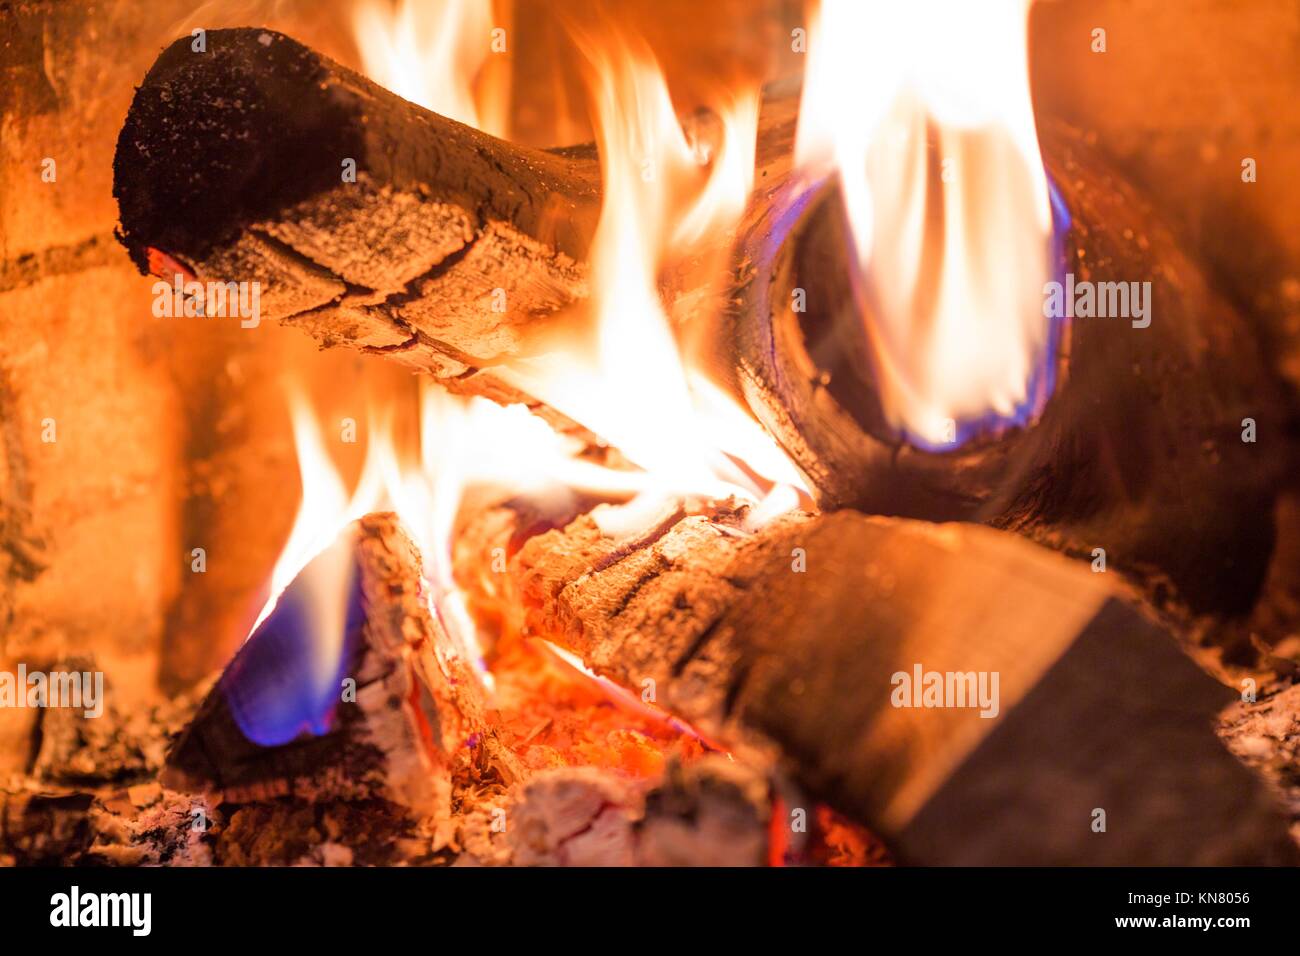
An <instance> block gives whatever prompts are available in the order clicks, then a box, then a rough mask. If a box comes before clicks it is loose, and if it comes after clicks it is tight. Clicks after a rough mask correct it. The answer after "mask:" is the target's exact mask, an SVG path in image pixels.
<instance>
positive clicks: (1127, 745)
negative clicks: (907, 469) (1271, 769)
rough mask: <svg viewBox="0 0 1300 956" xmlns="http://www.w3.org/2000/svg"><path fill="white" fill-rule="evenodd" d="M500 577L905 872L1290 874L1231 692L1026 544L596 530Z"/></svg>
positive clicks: (723, 517) (814, 531)
mask: <svg viewBox="0 0 1300 956" xmlns="http://www.w3.org/2000/svg"><path fill="white" fill-rule="evenodd" d="M510 567H511V577H512V579H513V580H514V581H515V583H516V586H517V588H518V590H519V594H520V596H521V599H522V601H523V605H524V607H525V609H526V619H525V621H524V625H523V626H524V629H525V631H526V633H529V634H532V635H534V636H537V637H541V638H544V639H547V640H550V641H552V642H555V643H557V644H559V645H561V646H563V647H565V648H567V649H568V650H570V651H572V652H574V653H576V654H578V655H580V656H581V657H582V659H583V660H584V661H585V662H586V664H587V665H588V666H590V667H591V668H593V669H594V670H595V671H597V672H598V673H601V674H603V675H605V676H607V677H609V678H611V679H613V680H615V681H617V682H618V683H620V684H622V685H624V686H625V687H628V688H632V689H635V690H637V691H638V692H639V693H641V694H642V696H643V697H644V696H645V695H646V693H647V690H648V691H649V692H650V694H651V696H652V697H653V699H654V700H655V701H656V702H657V703H658V704H659V705H660V706H663V707H665V708H667V709H668V710H669V711H670V712H671V713H673V714H676V715H677V716H679V717H681V718H683V719H686V720H688V721H690V722H691V723H692V724H694V725H695V726H696V727H697V728H699V729H700V730H701V731H702V732H703V733H705V734H706V735H708V736H710V737H712V738H713V739H716V740H719V741H721V742H722V743H723V744H725V745H727V746H729V747H732V748H733V749H734V752H736V753H738V754H740V755H742V757H743V756H744V755H745V754H747V753H749V752H754V753H765V754H774V755H775V756H776V757H777V758H778V759H779V760H780V761H781V762H782V763H783V764H784V765H785V766H786V767H787V769H788V771H789V773H790V774H791V775H792V777H793V778H794V779H795V780H796V782H798V783H799V784H800V785H802V786H803V787H805V788H806V789H807V791H808V792H809V793H810V794H811V795H812V796H814V797H817V798H821V799H824V800H826V801H827V802H829V803H830V804H831V805H832V806H834V807H836V808H837V809H839V810H841V811H843V812H845V813H847V814H849V815H850V816H851V817H853V818H854V819H856V820H859V821H861V822H862V823H864V824H865V825H866V826H868V827H869V828H870V829H871V830H873V831H874V832H876V833H879V834H880V835H881V836H882V837H884V838H885V839H886V841H887V842H889V843H890V844H891V846H892V848H893V849H895V850H896V851H897V853H898V855H899V857H900V859H901V860H902V861H904V862H915V863H975V862H979V863H983V864H988V863H1037V864H1047V863H1054V864H1062V863H1138V862H1141V863H1146V864H1189V863H1201V864H1209V863H1228V862H1237V863H1245V862H1256V863H1261V862H1271V861H1276V860H1281V859H1287V858H1289V854H1292V853H1293V852H1294V848H1293V847H1292V845H1291V844H1290V842H1289V840H1288V839H1287V836H1286V829H1285V826H1284V825H1283V823H1282V821H1281V818H1280V816H1279V814H1278V811H1277V808H1276V807H1275V806H1274V805H1273V802H1272V799H1271V797H1270V796H1269V794H1268V792H1267V790H1266V788H1265V787H1264V786H1263V785H1262V782H1261V781H1259V780H1258V779H1257V778H1255V777H1254V776H1253V775H1252V774H1251V773H1250V772H1249V771H1247V770H1246V768H1244V767H1243V766H1241V765H1240V764H1239V763H1238V762H1236V761H1235V760H1234V759H1233V758H1232V757H1231V756H1230V755H1229V754H1228V753H1227V752H1226V751H1225V750H1224V748H1223V747H1222V745H1221V744H1220V743H1219V741H1218V740H1217V739H1216V738H1215V736H1214V732H1213V730H1212V719H1213V717H1214V714H1215V713H1216V711H1217V710H1219V709H1221V708H1222V706H1223V705H1224V704H1225V703H1226V702H1227V701H1229V700H1230V699H1231V698H1232V696H1233V695H1232V693H1231V692H1230V691H1229V690H1227V689H1225V688H1224V687H1222V686H1220V685H1218V684H1217V683H1216V682H1215V681H1213V680H1212V679H1210V678H1209V677H1207V676H1206V675H1205V674H1204V673H1203V672H1202V671H1201V670H1200V669H1199V668H1198V667H1197V666H1196V665H1195V664H1194V663H1192V661H1191V660H1190V659H1189V658H1187V657H1186V656H1185V655H1184V654H1183V652H1182V651H1181V650H1180V649H1179V648H1178V647H1177V645H1176V644H1175V642H1174V641H1173V640H1172V638H1171V637H1170V636H1169V635H1168V634H1167V633H1165V632H1163V631H1162V630H1161V629H1160V628H1159V627H1157V626H1155V625H1154V624H1153V623H1152V622H1151V621H1149V620H1148V619H1147V618H1146V617H1144V616H1143V615H1142V614H1141V613H1139V612H1138V611H1137V610H1135V609H1134V608H1133V607H1132V606H1131V605H1130V604H1129V603H1128V602H1127V601H1126V600H1125V599H1124V598H1123V596H1122V593H1121V592H1120V590H1119V589H1118V588H1117V587H1116V586H1115V578H1114V576H1113V575H1107V574H1093V573H1091V572H1090V571H1089V570H1088V569H1087V568H1086V567H1085V566H1081V565H1078V564H1075V563H1072V562H1070V561H1068V560H1066V559H1065V558H1063V557H1061V556H1059V555H1056V554H1053V553H1052V552H1050V551H1047V550H1045V549H1043V548H1040V547H1038V546H1036V545H1033V544H1031V543H1029V542H1027V541H1024V540H1023V539H1020V538H1017V537H1014V536H1011V535H1006V534H1003V533H1000V532H998V531H995V530H992V529H988V528H983V527H980V526H977V525H969V524H945V525H939V526H933V525H929V524H926V523H920V522H912V521H903V520H898V519H886V518H879V517H867V516H863V515H861V514H857V513H854V512H850V511H843V512H839V513H836V514H832V515H825V516H819V517H808V516H790V517H787V518H785V519H783V520H780V521H778V522H776V523H774V524H772V525H770V526H769V527H768V528H766V529H765V530H764V531H762V532H760V533H756V534H751V533H747V532H745V531H743V529H742V527H741V521H740V515H738V514H735V513H719V514H715V515H712V516H707V515H693V516H688V517H684V518H679V519H678V520H675V521H668V522H665V524H664V525H662V526H660V527H659V528H656V529H654V531H652V532H650V533H647V534H646V535H644V536H642V537H640V538H638V539H636V540H631V541H616V540H614V539H611V538H609V537H607V536H605V535H603V534H602V533H601V532H600V530H599V529H598V527H597V526H596V524H595V522H594V521H593V520H592V519H591V517H590V516H584V517H582V518H579V519H578V520H576V521H575V522H573V523H572V524H571V525H569V526H568V527H567V528H565V529H563V530H554V531H549V532H547V533H545V534H541V535H538V536H536V537H534V538H532V539H530V540H529V541H528V542H527V543H525V544H524V545H523V547H522V548H521V549H520V550H519V551H518V553H517V554H516V555H515V556H514V558H512V559H511V565H510ZM936 675H937V676H936ZM936 681H937V684H936V683H935V682H936ZM936 695H937V696H936ZM794 809H798V808H794ZM792 812H793V810H792Z"/></svg>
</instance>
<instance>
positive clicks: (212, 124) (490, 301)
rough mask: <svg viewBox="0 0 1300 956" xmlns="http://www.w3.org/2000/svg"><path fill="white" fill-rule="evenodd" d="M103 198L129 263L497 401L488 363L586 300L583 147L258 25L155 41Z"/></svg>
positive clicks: (767, 152) (771, 139) (538, 336)
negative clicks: (548, 141) (454, 114)
mask: <svg viewBox="0 0 1300 956" xmlns="http://www.w3.org/2000/svg"><path fill="white" fill-rule="evenodd" d="M794 104H795V100H794V99H793V98H792V97H791V96H789V95H782V96H778V97H776V98H775V101H774V102H773V103H772V104H771V105H770V106H769V107H768V108H767V109H766V110H765V115H764V131H763V133H762V134H761V135H760V142H761V143H762V144H763V145H762V146H761V148H760V159H759V162H760V167H766V166H772V167H773V168H776V167H778V166H779V165H781V164H782V163H785V162H788V155H789V144H790V141H791V139H792V137H793V129H794ZM705 126H707V121H706V119H705V118H701V128H702V129H703V128H704V127H705ZM352 172H355V177H352V176H351V175H350V173H352ZM114 195H115V196H116V197H117V200H118V203H119V207H120V212H121V228H120V230H119V238H120V239H121V240H122V242H123V243H124V244H125V245H126V247H127V249H128V250H129V251H130V253H131V257H132V259H133V260H134V261H135V263H136V265H137V266H138V267H139V268H140V269H141V271H142V272H151V273H153V274H155V275H159V276H162V277H163V278H165V279H167V280H168V281H171V280H173V278H174V276H176V275H177V274H179V275H181V276H182V278H183V279H189V278H197V280H199V281H202V282H207V281H216V282H222V283H225V282H230V281H250V282H251V281H257V282H259V283H261V289H262V293H261V296H262V298H261V308H262V314H263V316H264V317H266V318H269V319H275V320H280V321H283V322H286V323H288V324H291V325H293V326H296V327H299V328H302V329H304V330H306V331H307V332H309V333H311V334H312V335H314V336H315V337H316V338H317V339H318V340H319V341H320V342H321V343H322V344H323V345H326V346H329V345H338V344H342V345H348V346H352V347H354V348H359V349H362V350H364V351H368V352H374V353H380V354H383V355H385V356H386V357H387V358H389V359H391V360H395V361H399V362H402V363H405V364H408V365H410V366H412V367H414V368H417V369H419V370H421V371H425V372H428V373H430V374H431V375H433V376H434V377H436V378H438V379H440V380H441V381H442V382H443V383H444V384H445V385H447V386H448V387H449V388H452V389H454V390H457V391H462V392H469V393H474V394H485V395H488V396H489V397H492V398H495V399H498V400H501V401H530V399H529V398H528V396H524V395H521V394H520V393H519V392H518V391H517V390H516V389H515V388H514V387H512V386H510V385H507V384H506V383H505V382H503V381H502V380H501V379H500V378H498V377H496V376H495V375H493V374H492V372H491V370H492V369H493V368H495V367H498V366H501V365H502V364H504V363H506V362H508V361H510V360H516V359H519V358H523V357H526V356H528V355H530V354H536V353H537V352H539V351H542V350H544V349H545V348H546V347H548V344H549V343H550V342H551V340H552V337H553V335H554V333H555V332H556V331H557V323H558V322H560V321H561V320H562V318H563V313H564V311H565V309H566V308H567V307H568V306H571V305H573V304H574V303H577V302H579V301H581V300H583V299H585V298H586V297H587V295H588V292H589V289H588V264H587V253H588V247H589V244H590V241H591V238H592V234H593V233H594V231H595V226H596V221H597V218H598V216H599V212H600V201H601V193H600V169H599V163H598V161H597V156H596V151H595V148H594V147H593V146H591V145H582V146H575V147H571V148H567V149H557V150H537V149H528V148H524V147H520V146H516V145H513V144H510V143H507V142H504V141H502V140H499V139H496V138H495V137H492V136H489V135H487V134H485V133H481V132H479V131H477V130H475V129H472V128H470V127H468V126H465V125H463V124H461V123H457V122H455V121H454V120H450V119H446V118H444V117H442V116H439V115H437V114H435V113H431V112H429V111H428V110H424V109H422V108H420V107H419V106H416V105H415V104H413V103H410V102H408V101H406V100H404V99H402V98H401V97H399V96H397V95H395V94H393V93H390V92H389V91H387V90H385V89H383V88H382V87H380V86H378V85H377V84H375V83H372V82H371V81H370V80H367V79H366V78H364V77H362V76H360V75H358V74H357V73H355V72H353V71H352V70H349V69H347V68H346V67H343V66H341V65H339V64H338V63H335V62H333V61H331V60H329V59H328V58H326V57H324V56H321V55H320V54H318V53H316V52H315V51H313V50H311V49H309V48H307V47H305V46H303V45H302V44H300V43H298V42H296V41H295V40H292V39H290V38H289V37H286V36H284V35H282V34H279V33H275V32H274V31H269V30H257V29H232V30H214V31H211V32H209V33H208V34H207V46H206V51H205V52H203V53H196V52H194V51H193V50H192V49H191V43H190V39H189V38H182V39H180V40H178V41H176V42H175V43H173V44H172V45H171V46H170V47H169V48H168V49H167V50H165V51H164V52H163V53H162V55H161V56H160V57H159V58H158V61H157V62H156V63H155V64H154V66H153V68H152V69H151V70H150V71H149V73H148V75H147V76H146V77H145V79H144V82H143V83H142V85H141V86H140V88H139V90H137V92H136V96H135V99H134V101H133V102H132V105H131V109H130V112H129V113H128V115H127V119H126V122H125V124H124V125H123V127H122V133H121V136H120V138H119V140H118V146H117V154H116V157H115V161H114ZM699 291H700V290H698V289H694V288H683V289H679V290H678V294H679V295H680V296H681V297H683V298H688V299H689V298H692V297H694V296H697V295H698V294H699ZM532 404H536V403H532Z"/></svg>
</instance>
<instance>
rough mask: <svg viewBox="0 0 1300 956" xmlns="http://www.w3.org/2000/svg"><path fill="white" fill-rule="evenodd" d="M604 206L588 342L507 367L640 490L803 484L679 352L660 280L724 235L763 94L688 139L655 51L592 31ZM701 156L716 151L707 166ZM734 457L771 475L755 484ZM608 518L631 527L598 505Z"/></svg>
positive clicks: (658, 496) (736, 102)
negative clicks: (711, 142) (703, 144)
mask: <svg viewBox="0 0 1300 956" xmlns="http://www.w3.org/2000/svg"><path fill="white" fill-rule="evenodd" d="M584 48H585V49H587V51H588V54H587V55H588V57H589V58H590V78H591V87H592V99H593V106H594V111H595V118H596V125H597V130H598V143H599V148H600V156H601V172H602V183H603V189H604V205H603V207H602V209H601V218H600V222H599V224H598V226H597V229H596V235H595V239H594V242H593V251H592V256H591V264H592V279H593V287H594V291H593V303H592V304H593V307H594V309H595V312H596V320H597V323H596V324H597V335H596V343H595V347H594V349H588V350H583V349H578V348H574V349H571V350H562V351H556V352H552V353H550V354H548V355H546V356H544V357H542V358H540V359H537V360H535V361H533V362H531V363H529V364H528V365H526V366H519V367H516V368H515V369H514V370H513V371H512V372H511V373H510V377H511V378H512V380H513V381H514V382H515V384H517V385H518V386H519V387H520V388H521V389H522V390H524V391H526V392H528V393H529V394H532V395H535V396H536V397H538V398H540V399H541V400H542V401H544V402H546V403H547V404H548V405H550V406H551V407H553V408H556V409H558V410H559V411H561V412H563V413H564V414H565V415H567V416H568V417H570V418H572V419H573V420H574V421H577V422H580V423H581V424H583V425H585V426H586V427H588V428H589V429H591V431H593V432H594V433H595V434H597V435H599V436H600V437H601V438H602V439H603V440H605V441H607V442H608V443H610V444H611V445H613V446H614V447H616V448H618V449H619V451H620V452H621V453H622V454H623V455H625V456H626V457H627V459H628V460H629V461H631V462H634V463H635V464H637V465H639V466H640V467H642V468H643V469H645V471H646V473H647V475H648V477H649V479H650V483H651V487H650V488H648V489H646V491H645V492H644V496H645V497H643V500H642V501H641V502H640V503H639V504H635V505H634V506H631V507H629V509H628V511H627V512H626V513H625V515H624V516H625V517H628V518H631V516H632V515H637V516H639V517H640V516H644V515H645V514H646V513H647V511H648V510H650V509H649V508H648V507H647V499H653V500H657V501H659V502H662V501H663V500H665V499H668V498H671V497H674V496H677V495H687V494H690V495H701V496H706V497H714V498H723V497H726V496H728V495H738V496H740V497H741V498H748V499H752V500H755V501H757V500H759V499H761V498H762V496H763V495H764V494H765V493H767V492H768V491H770V490H771V489H772V488H773V487H774V486H779V485H782V484H785V485H792V486H795V487H798V488H803V487H804V483H803V480H802V477H801V476H800V474H799V472H798V471H797V469H796V468H795V467H794V466H793V465H792V464H791V463H790V461H789V459H788V458H787V457H786V456H785V454H784V453H783V452H781V451H780V449H779V447H778V446H777V445H776V443H775V442H774V441H773V439H772V438H771V437H770V436H769V435H768V434H767V433H766V432H764V431H763V429H762V428H761V427H760V426H759V425H758V424H757V423H756V422H755V421H754V420H753V419H752V418H751V417H750V416H749V415H748V414H746V413H745V412H744V411H743V410H742V409H741V408H740V407H739V406H738V405H737V404H736V403H735V402H734V401H733V400H732V399H731V398H729V397H728V396H727V395H726V393H725V392H723V390H721V389H720V388H718V387H717V386H716V385H713V384H712V383H711V382H709V381H708V379H707V378H706V377H705V376H704V375H703V374H702V373H700V372H699V371H697V370H692V369H690V368H689V367H688V365H687V363H686V362H684V360H683V356H682V352H681V349H680V347H679V344H678V341H677V339H676V338H675V336H674V334H673V330H672V328H671V326H670V323H669V320H668V318H667V316H666V314H665V311H664V306H663V303H662V302H661V300H660V297H659V292H658V289H657V286H656V279H657V277H658V275H659V273H660V270H661V269H662V268H663V267H664V266H665V265H666V263H667V262H668V261H669V259H670V255H677V256H680V255H682V254H683V252H684V251H686V250H689V249H690V248H691V247H692V246H693V245H695V244H698V243H701V242H704V241H707V242H711V243H715V244H716V243H718V242H720V241H721V242H723V243H724V244H725V242H726V240H727V239H728V238H729V236H730V230H731V229H732V228H733V227H734V226H735V224H736V222H737V220H738V219H739V217H740V215H741V213H742V212H743V210H744V206H745V201H746V199H747V197H748V195H749V192H750V189H751V187H752V184H753V175H754V147H755V136H756V132H757V118H758V96H757V92H755V91H749V92H747V93H745V94H742V95H733V96H730V97H729V98H727V99H725V100H724V101H723V102H721V103H720V104H719V106H718V108H717V109H716V110H715V112H716V113H717V115H718V117H719V119H720V123H719V126H720V133H719V137H720V138H719V143H718V144H717V146H716V148H715V149H712V150H707V151H705V150H701V148H700V146H699V144H694V143H692V142H691V141H690V139H689V138H688V137H687V135H686V134H685V132H684V131H683V129H682V126H681V124H680V122H679V120H678V118H677V115H676V113H675V111H674V109H673V104H672V101H671V99H670V98H669V94H668V88H667V85H666V84H665V82H664V77H663V74H662V73H661V72H660V70H659V68H658V66H657V64H656V63H655V61H654V60H653V58H652V57H651V56H650V55H649V54H648V53H646V52H644V51H642V50H641V49H639V48H637V47H635V46H633V45H632V44H629V43H627V42H625V41H622V40H619V39H615V40H613V41H611V42H609V43H608V44H607V45H604V46H602V45H600V44H592V43H588V44H586V45H585V47H584ZM702 154H711V161H710V162H709V164H708V165H707V167H706V166H704V165H702V164H701V162H700V156H701V155H702ZM736 460H739V461H742V462H744V463H745V464H746V465H747V466H749V468H750V469H752V470H753V471H754V472H756V473H757V474H759V475H761V476H762V478H763V479H765V481H763V482H755V481H754V480H753V478H752V477H751V476H750V475H748V474H747V473H746V472H745V470H743V469H741V468H739V467H737V465H736ZM600 517H601V521H602V526H603V527H606V529H607V530H609V531H611V532H613V533H618V532H620V531H626V530H631V528H630V527H628V526H625V525H622V523H621V522H620V521H619V520H618V516H617V515H611V514H609V513H607V512H602V515H601V516H600Z"/></svg>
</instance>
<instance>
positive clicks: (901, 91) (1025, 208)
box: [796, 0, 1057, 448]
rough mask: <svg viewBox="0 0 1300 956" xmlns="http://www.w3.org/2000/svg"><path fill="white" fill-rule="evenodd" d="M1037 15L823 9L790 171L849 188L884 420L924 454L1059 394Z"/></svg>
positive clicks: (924, 8) (920, 8) (848, 4)
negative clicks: (1030, 41)
mask: <svg viewBox="0 0 1300 956" xmlns="http://www.w3.org/2000/svg"><path fill="white" fill-rule="evenodd" d="M1029 5H1030V0H995V2H990V3H978V4H976V3H965V2H961V0H953V2H949V0H916V2H911V3H902V4H899V3H885V2H869V0H826V2H825V3H823V4H822V7H821V10H820V12H819V16H818V20H817V22H816V25H815V28H814V30H813V31H812V35H811V40H810V47H809V63H808V72H807V76H806V80H805V85H804V94H803V100H802V103H801V106H800V118H799V133H798V143H797V154H796V159H797V162H798V163H799V165H800V166H801V168H802V169H803V170H805V171H806V172H807V174H808V175H809V176H810V177H813V178H822V177H825V176H827V175H831V174H834V175H837V176H838V177H839V181H840V185H841V188H842V194H843V197H844V203H845V207H846V211H847V213H848V219H849V223H850V225H851V230H852V235H853V237H854V242H855V244H856V253H857V258H858V262H859V266H860V273H861V276H862V279H863V288H862V294H861V296H860V300H859V305H860V311H861V313H862V315H863V318H864V323H865V329H866V335H867V339H868V343H869V346H870V350H871V355H872V359H873V364H874V371H875V376H876V380H877V381H876V385H877V390H878V393H879V396H880V401H881V405H882V409H883V411H884V413H885V416H886V418H887V419H888V420H889V421H890V422H891V424H893V425H894V426H895V427H897V428H899V429H900V430H901V431H902V432H903V433H904V434H906V435H907V436H908V437H909V438H910V439H911V440H913V441H914V442H916V443H917V444H920V445H922V446H924V447H929V448H940V447H952V446H953V445H954V444H957V443H960V442H961V441H963V440H965V439H966V438H968V437H970V436H971V435H973V434H976V433H978V432H979V431H982V430H985V429H986V428H988V427H989V426H991V425H993V426H996V425H1000V424H1006V423H1021V424H1023V423H1024V422H1026V421H1028V420H1029V419H1031V418H1032V417H1033V416H1034V415H1035V414H1036V413H1037V412H1038V411H1039V410H1040V409H1041V406H1042V402H1043V401H1044V400H1045V398H1046V395H1047V393H1048V392H1049V391H1050V384H1051V383H1050V376H1051V374H1052V370H1051V365H1052V361H1051V358H1052V352H1053V347H1054V344H1055V335H1056V333H1057V330H1056V329H1055V328H1054V327H1053V325H1052V322H1051V321H1050V320H1048V319H1046V318H1044V314H1043V287H1044V284H1045V283H1046V282H1047V281H1048V280H1049V279H1051V278H1053V262H1054V259H1055V254H1054V248H1053V245H1054V244H1053V212H1052V208H1051V201H1050V198H1049V187H1048V182H1047V178H1046V175H1045V173H1044V171H1043V163H1042V158H1041V156H1040V154H1039V150H1038V139H1037V133H1036V131H1035V126H1034V115H1033V108H1032V103H1031V101H1030V95H1029V75H1028V64H1027V54H1026V26H1027V11H1028V8H1029Z"/></svg>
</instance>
